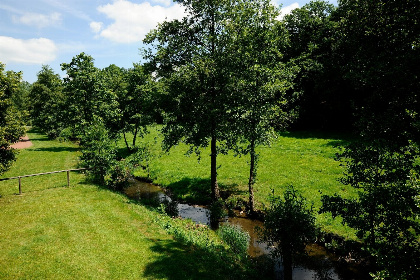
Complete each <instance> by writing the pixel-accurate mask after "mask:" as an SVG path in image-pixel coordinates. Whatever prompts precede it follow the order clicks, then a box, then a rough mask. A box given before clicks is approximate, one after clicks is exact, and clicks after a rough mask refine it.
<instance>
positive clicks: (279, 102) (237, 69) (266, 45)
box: [227, 0, 297, 213]
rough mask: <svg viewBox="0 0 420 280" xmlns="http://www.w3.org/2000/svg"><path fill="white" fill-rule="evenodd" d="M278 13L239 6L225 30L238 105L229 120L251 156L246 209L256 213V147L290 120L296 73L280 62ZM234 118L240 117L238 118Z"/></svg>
mask: <svg viewBox="0 0 420 280" xmlns="http://www.w3.org/2000/svg"><path fill="white" fill-rule="evenodd" d="M278 14H279V11H278V10H277V9H276V8H274V7H273V6H272V5H271V2H270V1H268V0H258V1H242V2H239V3H238V4H237V5H236V6H235V7H234V8H233V12H232V18H233V20H232V21H230V24H229V25H228V27H227V28H228V30H229V31H228V32H230V33H232V34H235V36H232V38H231V40H232V42H231V43H230V44H229V45H228V46H227V47H228V48H230V52H231V53H234V54H235V55H233V56H231V57H230V59H231V60H232V62H231V64H232V69H234V71H232V74H231V80H232V82H231V85H230V88H231V91H232V92H233V93H235V96H236V100H235V101H236V103H233V104H231V106H232V107H231V108H230V112H231V115H233V116H231V119H232V121H233V122H236V127H237V128H238V130H239V131H238V133H239V134H240V135H241V136H243V140H245V141H246V143H247V146H246V148H245V149H244V150H243V152H246V153H249V154H250V172H249V180H248V187H249V210H250V212H251V213H253V212H254V187H253V186H254V183H255V181H256V176H257V162H258V153H257V151H256V147H257V145H259V144H267V143H268V142H269V140H270V136H273V135H274V128H275V124H276V126H277V128H278V126H279V124H282V125H281V126H284V125H285V124H286V123H288V121H289V120H290V119H291V115H292V114H291V113H290V112H287V111H286V110H285V109H286V108H287V105H288V98H290V96H289V97H288V98H286V91H287V90H288V89H289V88H290V87H291V86H292V80H293V78H294V74H295V72H296V70H297V68H296V67H294V66H292V65H287V64H286V63H284V62H283V54H282V51H284V50H285V47H286V45H287V42H288V40H287V33H286V30H285V28H284V25H283V24H281V23H280V22H279V21H277V20H276V18H277V17H278ZM235 115H238V116H239V118H236V120H235Z"/></svg>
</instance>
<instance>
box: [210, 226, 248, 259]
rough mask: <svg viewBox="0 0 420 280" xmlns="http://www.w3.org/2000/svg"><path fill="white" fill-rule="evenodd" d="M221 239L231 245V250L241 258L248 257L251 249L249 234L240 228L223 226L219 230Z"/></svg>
mask: <svg viewBox="0 0 420 280" xmlns="http://www.w3.org/2000/svg"><path fill="white" fill-rule="evenodd" d="M217 234H218V235H219V236H220V238H221V239H222V240H223V241H224V242H225V243H226V244H228V245H229V247H230V248H231V250H232V251H233V252H234V253H235V254H238V255H239V256H240V257H245V256H246V255H247V250H248V247H249V240H250V237H249V234H248V232H246V231H244V230H243V229H241V228H240V227H238V226H234V225H230V224H223V225H221V226H220V228H219V229H218V230H217Z"/></svg>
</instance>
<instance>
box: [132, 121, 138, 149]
mask: <svg viewBox="0 0 420 280" xmlns="http://www.w3.org/2000/svg"><path fill="white" fill-rule="evenodd" d="M138 129H139V127H138V125H136V129H135V131H134V137H133V149H134V148H135V147H136V139H137V132H138V131H139V130H138Z"/></svg>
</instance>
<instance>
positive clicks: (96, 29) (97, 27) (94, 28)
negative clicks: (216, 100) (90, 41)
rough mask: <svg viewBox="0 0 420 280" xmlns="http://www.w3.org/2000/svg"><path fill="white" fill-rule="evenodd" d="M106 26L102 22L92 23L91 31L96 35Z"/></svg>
mask: <svg viewBox="0 0 420 280" xmlns="http://www.w3.org/2000/svg"><path fill="white" fill-rule="evenodd" d="M103 25H104V24H103V23H102V22H96V21H92V22H91V23H90V29H91V30H92V31H93V32H95V33H99V31H101V30H102V26H103Z"/></svg>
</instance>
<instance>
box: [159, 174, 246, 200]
mask: <svg viewBox="0 0 420 280" xmlns="http://www.w3.org/2000/svg"><path fill="white" fill-rule="evenodd" d="M210 186H211V183H210V179H203V178H188V177H185V178H183V179H181V180H179V181H178V182H174V183H171V184H169V185H168V186H166V188H167V189H168V190H169V191H170V194H171V197H173V198H174V199H176V200H178V201H181V202H186V203H192V204H201V205H208V204H210V203H211V202H212V200H211V187H210ZM219 188H220V195H221V197H222V198H223V199H226V198H228V197H229V196H230V195H232V194H242V193H243V191H241V190H239V188H238V186H237V185H234V184H231V185H225V184H220V183H219Z"/></svg>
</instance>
